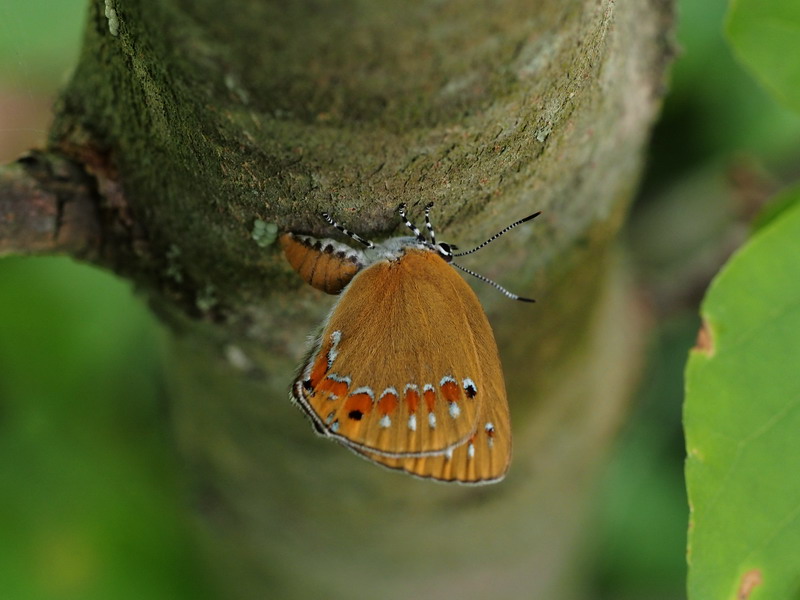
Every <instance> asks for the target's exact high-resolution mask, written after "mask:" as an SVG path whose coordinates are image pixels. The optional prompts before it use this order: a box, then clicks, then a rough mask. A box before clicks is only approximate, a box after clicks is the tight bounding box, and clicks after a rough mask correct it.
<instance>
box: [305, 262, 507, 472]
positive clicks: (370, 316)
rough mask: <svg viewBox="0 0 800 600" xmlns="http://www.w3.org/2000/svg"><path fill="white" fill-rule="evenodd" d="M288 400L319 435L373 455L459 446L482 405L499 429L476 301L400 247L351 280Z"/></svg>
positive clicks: (487, 333)
mask: <svg viewBox="0 0 800 600" xmlns="http://www.w3.org/2000/svg"><path fill="white" fill-rule="evenodd" d="M476 315H477V317H476ZM482 345H487V347H488V348H489V349H490V352H489V353H488V355H487V353H486V352H485V350H484V349H483V348H482V347H481V346H482ZM487 356H488V358H487ZM498 382H499V384H498ZM498 385H499V389H498ZM294 396H295V398H296V399H297V401H298V402H299V403H300V404H301V405H302V406H303V407H304V408H305V410H306V411H307V412H308V413H309V414H310V416H311V417H312V419H313V420H314V421H315V423H316V424H317V426H318V428H319V429H321V430H322V431H323V432H324V433H325V434H326V435H330V436H332V437H334V438H336V439H338V440H339V441H341V442H343V443H345V444H347V445H349V446H352V447H353V448H355V449H357V450H359V451H362V452H366V453H368V454H369V455H380V456H381V457H403V456H411V455H417V456H423V455H427V454H435V453H442V452H445V451H447V450H448V449H453V448H456V447H458V446H463V445H464V444H465V443H466V442H467V441H468V440H469V439H470V438H471V437H473V435H478V436H480V428H481V427H483V425H484V424H483V423H481V422H480V421H481V420H480V418H479V417H480V415H481V414H482V413H484V412H485V409H483V408H482V406H483V405H484V404H485V403H486V402H493V403H494V402H499V403H501V404H502V406H503V407H505V409H504V410H505V411H506V412H505V414H506V417H505V420H506V422H507V407H506V397H505V389H504V386H503V380H502V374H501V373H500V364H499V360H498V358H497V350H496V346H495V343H494V338H493V336H492V332H491V328H490V327H489V324H488V321H487V320H486V317H485V315H484V313H483V310H482V308H481V306H480V304H479V302H478V299H477V298H476V297H475V294H474V292H472V290H471V289H470V287H469V286H468V285H467V284H466V283H465V282H464V281H463V279H461V277H460V276H459V275H458V274H457V273H456V272H455V270H454V269H452V268H451V267H450V266H449V265H447V264H446V263H445V262H444V261H443V260H442V259H441V258H440V257H439V256H438V255H436V254H435V253H434V252H431V251H428V250H408V251H406V253H405V254H404V255H402V256H401V257H400V258H398V259H395V260H385V261H379V262H377V263H375V264H373V265H371V266H370V267H367V268H366V269H364V270H362V271H361V272H359V273H358V274H357V275H356V276H355V277H354V278H353V280H352V281H351V283H350V284H349V285H348V287H347V288H346V289H345V290H344V293H343V295H342V297H341V298H340V299H339V302H338V303H337V305H336V306H335V307H334V309H333V311H332V313H331V315H330V318H329V320H328V322H327V323H326V325H325V327H324V329H323V332H322V334H321V336H320V338H319V340H318V342H317V345H316V347H315V349H314V350H313V351H312V353H311V355H310V358H309V360H308V362H307V363H306V365H305V366H304V368H303V369H302V371H301V373H300V377H299V379H298V380H297V382H296V383H295V386H294ZM453 452H454V456H456V453H457V452H458V450H456V449H454V450H453ZM464 452H466V448H465V449H464ZM373 459H374V460H378V461H379V462H385V461H383V460H380V459H377V458H373ZM406 470H409V469H406Z"/></svg>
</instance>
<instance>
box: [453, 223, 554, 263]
mask: <svg viewBox="0 0 800 600" xmlns="http://www.w3.org/2000/svg"><path fill="white" fill-rule="evenodd" d="M540 214H542V212H541V211H539V212H535V213H533V214H532V215H528V216H527V217H525V218H524V219H520V220H519V221H515V222H513V223H512V224H511V225H509V226H508V227H506V228H505V229H503V230H502V231H498V232H497V233H495V234H494V235H493V236H492V237H490V238H489V239H488V240H486V241H485V242H483V243H482V244H481V245H480V246H476V247H475V248H473V249H472V250H467V251H466V252H457V253H454V254H453V256H466V255H467V254H472V253H473V252H477V251H478V250H480V249H481V248H483V247H484V246H486V245H488V244H490V243H491V242H493V241H495V240H496V239H497V238H499V237H500V236H501V235H503V234H504V233H507V232H508V231H511V230H512V229H514V227H516V226H517V225H522V224H523V223H525V222H526V221H530V220H531V219H535V218H536V217H538V216H539V215H540ZM459 268H461V267H459Z"/></svg>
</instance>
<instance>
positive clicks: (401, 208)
mask: <svg viewBox="0 0 800 600" xmlns="http://www.w3.org/2000/svg"><path fill="white" fill-rule="evenodd" d="M397 213H398V214H399V215H400V218H401V219H403V223H405V224H406V227H408V228H409V229H410V230H411V231H413V232H414V235H415V236H416V238H417V239H418V240H419V241H420V242H424V241H426V240H425V236H424V235H422V232H421V231H420V230H419V229H417V226H416V225H414V224H413V223H412V222H411V221H409V220H408V217H407V216H406V203H405V202H403V203H402V204H401V205H400V206H398V207H397Z"/></svg>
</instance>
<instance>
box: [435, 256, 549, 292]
mask: <svg viewBox="0 0 800 600" xmlns="http://www.w3.org/2000/svg"><path fill="white" fill-rule="evenodd" d="M450 264H451V265H453V266H454V267H455V268H456V269H461V270H462V271H464V273H469V274H470V275H472V276H473V277H477V278H478V279H480V280H481V281H483V282H485V283H488V284H489V285H491V286H494V287H496V288H497V289H498V290H500V291H501V292H502V293H503V294H505V295H506V296H508V297H509V298H511V299H512V300H519V301H520V302H536V300H534V299H533V298H523V297H522V296H517V295H516V294H514V293H512V292H509V291H508V290H507V289H506V288H504V287H503V286H502V285H500V284H499V283H497V282H495V281H492V280H491V279H489V278H488V277H484V276H483V275H480V274H478V273H476V272H475V271H471V270H469V269H468V268H466V267H462V266H461V265H457V264H456V263H454V262H451V263H450Z"/></svg>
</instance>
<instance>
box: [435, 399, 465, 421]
mask: <svg viewBox="0 0 800 600" xmlns="http://www.w3.org/2000/svg"><path fill="white" fill-rule="evenodd" d="M431 414H433V413H431ZM460 414H461V409H460V408H459V407H458V404H456V403H455V402H451V403H450V416H451V417H453V418H454V419H457V418H458V415H460Z"/></svg>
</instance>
